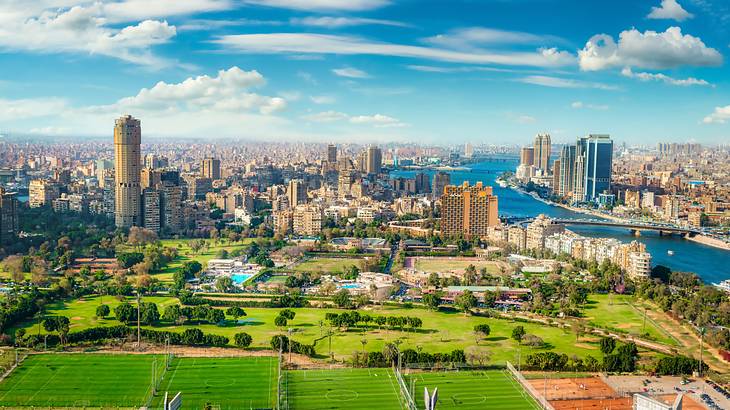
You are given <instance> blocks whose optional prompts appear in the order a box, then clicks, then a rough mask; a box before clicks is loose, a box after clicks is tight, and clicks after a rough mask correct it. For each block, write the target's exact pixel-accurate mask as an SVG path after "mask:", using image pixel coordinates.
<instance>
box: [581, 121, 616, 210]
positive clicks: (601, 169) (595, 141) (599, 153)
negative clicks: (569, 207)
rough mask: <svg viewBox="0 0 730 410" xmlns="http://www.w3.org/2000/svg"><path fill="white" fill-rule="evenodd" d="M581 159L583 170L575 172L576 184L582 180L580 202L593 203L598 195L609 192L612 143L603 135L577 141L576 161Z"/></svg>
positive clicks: (590, 136)
mask: <svg viewBox="0 0 730 410" xmlns="http://www.w3.org/2000/svg"><path fill="white" fill-rule="evenodd" d="M577 157H583V170H582V172H581V173H578V172H577V167H576V182H577V180H578V179H579V178H580V179H582V199H581V202H589V201H594V200H596V199H597V198H598V195H599V194H601V193H603V192H607V191H610V190H611V172H612V165H613V141H612V140H611V137H610V136H608V135H603V134H591V135H588V136H586V137H581V138H579V139H578V143H577V144H576V159H577Z"/></svg>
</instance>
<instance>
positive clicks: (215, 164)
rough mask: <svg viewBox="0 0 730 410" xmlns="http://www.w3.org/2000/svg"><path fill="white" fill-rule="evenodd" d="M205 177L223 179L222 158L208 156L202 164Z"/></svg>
mask: <svg viewBox="0 0 730 410" xmlns="http://www.w3.org/2000/svg"><path fill="white" fill-rule="evenodd" d="M200 168H201V170H202V176H203V178H210V179H213V180H215V179H221V160H219V159H217V158H206V159H204V160H203V163H202V164H201V167H200Z"/></svg>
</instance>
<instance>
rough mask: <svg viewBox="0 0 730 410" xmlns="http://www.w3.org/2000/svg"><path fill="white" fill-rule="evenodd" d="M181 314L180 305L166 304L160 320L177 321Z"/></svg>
mask: <svg viewBox="0 0 730 410" xmlns="http://www.w3.org/2000/svg"><path fill="white" fill-rule="evenodd" d="M182 316H183V314H182V311H181V310H180V305H168V306H165V310H164V311H163V313H162V320H164V321H166V322H171V323H177V322H178V321H179V320H180V318H181V317H182Z"/></svg>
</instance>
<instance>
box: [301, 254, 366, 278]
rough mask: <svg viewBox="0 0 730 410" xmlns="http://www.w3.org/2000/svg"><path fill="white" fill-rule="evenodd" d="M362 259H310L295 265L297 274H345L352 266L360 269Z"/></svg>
mask: <svg viewBox="0 0 730 410" xmlns="http://www.w3.org/2000/svg"><path fill="white" fill-rule="evenodd" d="M361 260H362V259H361V258H316V257H315V258H310V259H306V260H304V261H302V262H299V263H297V264H296V265H294V268H293V269H294V271H296V272H319V273H325V274H326V273H334V274H339V273H343V272H344V271H345V269H346V268H349V267H350V266H357V267H358V268H359V267H360V261H361Z"/></svg>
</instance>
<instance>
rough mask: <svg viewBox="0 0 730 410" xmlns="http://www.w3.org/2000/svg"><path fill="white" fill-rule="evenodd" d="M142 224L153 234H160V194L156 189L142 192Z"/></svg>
mask: <svg viewBox="0 0 730 410" xmlns="http://www.w3.org/2000/svg"><path fill="white" fill-rule="evenodd" d="M142 224H143V226H144V227H145V228H147V229H149V230H151V231H153V232H160V192H159V191H158V190H156V189H152V188H147V189H145V190H144V191H142Z"/></svg>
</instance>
